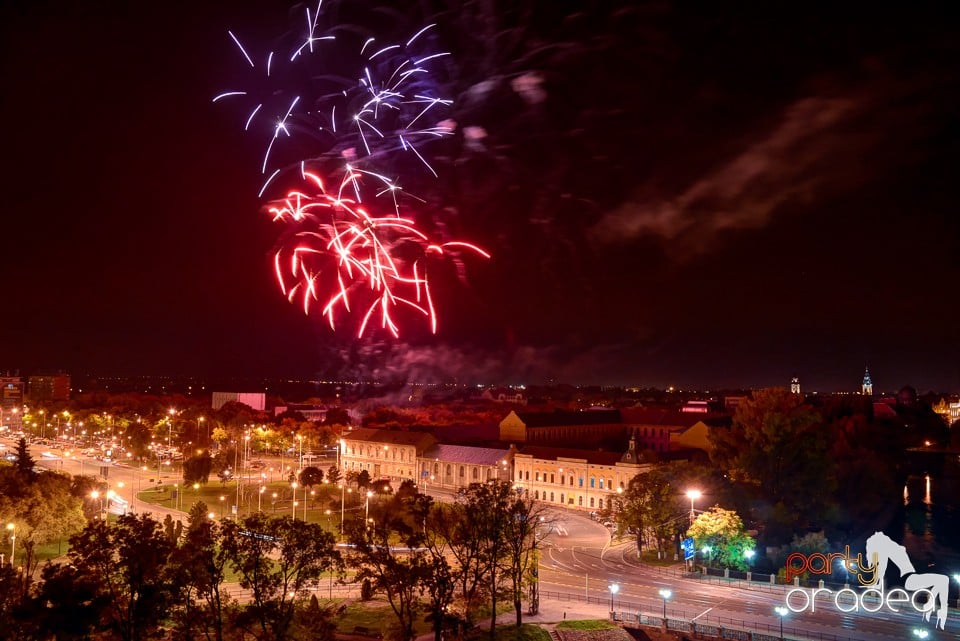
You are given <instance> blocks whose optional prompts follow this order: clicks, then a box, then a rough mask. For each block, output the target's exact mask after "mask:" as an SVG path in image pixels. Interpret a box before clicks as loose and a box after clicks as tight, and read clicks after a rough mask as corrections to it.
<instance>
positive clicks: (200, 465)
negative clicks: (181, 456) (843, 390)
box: [183, 450, 213, 483]
mask: <svg viewBox="0 0 960 641" xmlns="http://www.w3.org/2000/svg"><path fill="white" fill-rule="evenodd" d="M212 470H213V457H211V456H210V452H209V451H206V450H204V451H203V452H202V453H201V454H195V455H193V456H191V457H190V458H187V459H186V460H184V461H183V482H184V483H207V482H208V481H209V480H210V472H211V471H212Z"/></svg>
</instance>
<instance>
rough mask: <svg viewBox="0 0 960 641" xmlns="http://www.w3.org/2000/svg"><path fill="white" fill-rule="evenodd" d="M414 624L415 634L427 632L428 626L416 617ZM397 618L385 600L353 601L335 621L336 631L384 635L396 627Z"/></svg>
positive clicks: (429, 628)
mask: <svg viewBox="0 0 960 641" xmlns="http://www.w3.org/2000/svg"><path fill="white" fill-rule="evenodd" d="M418 618H419V619H421V620H419V621H417V622H416V623H415V624H414V630H415V631H416V633H417V634H423V633H426V632H429V631H430V630H431V629H432V628H431V627H430V624H429V623H427V622H426V621H423V620H422V618H423V617H418ZM396 622H397V616H396V615H395V614H394V613H393V610H392V609H390V604H389V603H387V601H386V599H383V598H377V599H372V600H370V601H354V602H353V603H351V604H350V605H349V606H347V610H346V612H344V613H343V616H342V617H340V619H338V620H337V631H338V632H342V633H344V634H352V633H353V631H354V630H355V629H356V628H366V629H367V630H369V631H370V632H379V633H380V634H384V633H385V632H386V631H387V628H389V627H390V626H392V625H396Z"/></svg>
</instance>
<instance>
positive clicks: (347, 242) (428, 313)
mask: <svg viewBox="0 0 960 641" xmlns="http://www.w3.org/2000/svg"><path fill="white" fill-rule="evenodd" d="M322 16H323V12H322V10H321V4H317V6H316V9H315V10H312V9H311V8H309V7H307V8H306V10H305V18H306V29H305V31H304V32H303V33H302V34H301V36H300V37H298V38H297V39H296V41H295V42H294V44H293V45H292V47H290V49H289V52H290V53H289V55H283V54H282V53H280V54H279V55H275V53H276V52H274V51H270V52H269V53H268V54H267V55H266V56H265V57H260V56H259V55H258V56H254V57H252V56H251V55H250V54H249V53H248V50H247V48H245V47H244V45H243V44H241V39H240V38H238V36H236V35H235V34H234V33H233V32H232V31H230V32H228V34H229V36H230V38H231V39H232V41H233V43H234V44H235V45H236V47H237V48H238V49H239V51H240V53H241V54H242V57H243V59H244V60H245V61H246V63H247V64H248V65H249V67H248V68H247V67H244V68H246V69H247V70H248V72H251V73H254V74H255V75H254V81H253V82H252V83H251V86H249V87H247V88H245V89H242V90H241V89H231V90H228V91H224V92H222V93H220V94H219V95H217V96H216V97H215V98H214V99H213V102H219V101H221V100H223V101H226V100H227V99H229V100H234V101H237V100H239V101H242V102H244V103H246V104H247V112H246V116H245V122H244V131H251V132H254V133H255V134H256V133H257V132H259V135H262V136H263V137H264V138H265V149H264V152H263V159H262V162H261V164H260V171H261V173H262V174H263V175H264V176H266V179H265V181H264V182H263V184H262V186H261V188H260V191H259V194H258V198H264V196H265V194H266V195H267V199H268V204H267V210H268V212H269V214H270V215H271V216H272V217H273V220H274V221H275V222H277V223H280V224H282V225H284V226H285V228H286V232H285V235H286V240H285V241H284V242H282V243H281V245H280V249H279V250H278V251H277V252H276V254H275V256H274V272H275V277H276V279H277V282H278V284H279V288H280V291H281V292H282V293H283V295H284V296H286V297H287V299H288V300H289V301H290V302H291V303H294V302H299V304H300V305H302V307H303V310H304V313H307V314H309V313H310V312H311V311H312V310H314V309H316V308H319V311H320V314H321V316H322V317H324V318H326V320H327V323H328V324H329V325H330V327H331V329H333V330H334V331H336V330H337V324H338V322H339V321H340V320H341V319H342V317H344V316H346V317H350V316H351V315H353V314H356V318H357V329H356V335H357V337H358V338H359V337H363V336H364V334H365V333H366V332H367V331H368V330H369V329H370V328H373V327H379V328H380V329H381V330H385V331H388V332H389V333H390V334H392V335H393V336H394V337H399V334H400V327H401V320H402V318H404V317H406V316H407V315H409V314H413V315H414V316H423V317H425V318H426V319H427V320H428V323H429V326H430V329H431V331H432V332H433V333H436V332H437V326H438V321H437V310H436V308H435V306H434V297H433V294H432V292H431V285H430V281H429V279H428V275H427V273H428V267H429V265H430V264H431V263H436V262H437V261H441V260H453V261H456V262H457V264H458V265H459V264H461V263H460V256H461V254H472V255H476V256H480V257H483V258H489V257H490V254H488V253H487V252H486V251H484V250H483V249H482V248H480V247H479V246H477V245H475V244H473V243H468V242H464V241H447V242H443V241H438V240H434V239H430V238H428V237H427V235H426V234H425V233H423V232H422V231H420V230H419V229H418V228H417V225H416V222H415V220H414V217H413V216H411V215H410V214H409V213H407V212H406V210H405V209H404V206H405V203H406V202H408V201H420V202H424V201H422V200H420V199H419V198H416V197H415V196H412V195H411V194H409V193H408V192H406V191H405V190H404V189H403V188H402V187H401V186H400V176H394V175H393V172H395V171H396V167H397V165H400V164H402V163H397V162H396V159H395V158H393V156H394V155H406V154H409V156H408V157H409V158H410V159H412V163H411V164H413V165H414V166H423V167H425V168H426V169H427V170H428V171H429V172H430V174H432V175H433V176H434V177H437V176H438V172H437V171H436V170H435V169H434V167H433V166H431V164H430V162H429V161H428V159H427V157H426V156H425V154H424V153H423V152H422V149H423V147H424V146H425V145H427V144H428V143H430V142H431V141H435V140H438V139H442V138H444V137H447V136H451V135H453V134H454V133H455V129H456V122H455V121H453V120H452V119H450V118H449V116H446V115H445V113H446V111H448V110H449V108H450V107H451V106H452V104H453V101H452V100H450V99H447V98H445V97H443V96H441V95H440V93H439V92H438V91H437V90H436V87H435V86H434V82H433V80H432V77H431V73H430V64H429V63H432V61H435V60H437V59H440V58H443V57H444V56H448V55H449V53H447V52H439V53H434V52H429V51H424V50H423V49H422V48H421V47H420V45H421V44H423V43H424V41H425V38H424V36H425V34H428V33H429V32H430V31H431V30H432V29H433V28H434V27H435V26H436V25H435V24H429V25H427V26H425V27H423V28H421V29H419V30H418V31H416V33H414V34H413V35H412V36H411V37H410V38H409V39H408V40H407V41H406V42H405V43H388V44H381V43H377V42H376V39H375V38H368V39H367V40H365V41H364V42H363V43H362V45H360V46H359V54H358V55H359V58H357V67H356V68H355V71H354V72H353V73H352V74H348V75H346V76H343V75H342V74H331V73H330V70H329V69H328V68H325V65H329V64H330V61H331V60H334V61H340V60H349V59H351V57H350V56H331V55H330V54H331V53H336V52H337V50H335V49H331V47H334V46H339V47H341V48H342V47H343V46H345V43H346V44H349V41H350V38H349V37H346V38H341V39H340V40H338V39H337V37H336V36H335V35H334V32H335V28H329V29H328V28H326V27H325V26H324V25H323V24H322V21H321V17H322ZM301 24H302V23H301ZM357 44H358V45H359V43H357ZM264 59H265V60H266V62H265V64H260V61H261V60H264ZM255 60H256V61H257V62H256V63H255ZM341 64H342V63H341ZM251 70H252V71H251ZM287 77H305V78H309V79H310V80H309V81H306V82H305V83H304V82H300V83H295V84H296V87H295V90H294V89H293V88H291V87H289V86H288V85H287V84H285V78H287ZM351 77H352V79H351ZM314 85H316V86H314ZM338 114H340V115H339V116H338ZM431 119H436V120H435V122H430V120H431ZM281 134H283V135H281ZM291 145H293V146H295V147H291ZM305 147H306V148H309V149H310V150H311V151H312V152H313V153H312V155H311V156H310V157H301V158H300V159H298V160H296V161H295V162H293V163H290V162H289V160H288V157H289V154H290V150H291V149H293V148H296V149H297V150H298V153H297V155H298V156H299V155H300V153H302V152H300V151H299V150H301V149H303V148H305ZM388 160H389V161H390V166H391V167H393V169H392V170H387V169H385V168H384V167H383V166H381V163H383V162H386V161H388ZM295 173H296V174H298V176H297V177H298V178H299V183H298V184H299V186H298V187H297V188H289V187H287V191H286V194H285V195H284V196H282V197H279V198H271V197H270V196H269V194H270V193H276V190H278V189H281V188H282V187H283V185H286V184H289V181H290V180H291V179H292V178H293V176H294V174H295ZM321 176H327V177H331V178H332V180H331V181H330V182H331V185H334V188H333V189H329V190H328V189H327V188H326V187H325V185H324V181H323V179H322V178H321ZM382 201H387V202H389V207H387V206H382V205H379V203H380V202H382ZM387 209H388V210H389V211H390V212H391V213H390V214H389V215H381V214H371V213H370V212H371V211H373V212H376V211H378V210H387Z"/></svg>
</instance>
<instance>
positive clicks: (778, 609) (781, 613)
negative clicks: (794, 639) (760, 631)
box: [773, 605, 790, 641]
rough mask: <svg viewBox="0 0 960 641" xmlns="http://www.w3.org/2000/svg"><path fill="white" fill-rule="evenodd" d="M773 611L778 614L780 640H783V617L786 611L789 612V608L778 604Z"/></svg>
mask: <svg viewBox="0 0 960 641" xmlns="http://www.w3.org/2000/svg"><path fill="white" fill-rule="evenodd" d="M773 611H774V612H776V613H777V615H779V617H780V640H781V641H783V617H785V616H787V612H789V611H790V610H788V609H787V608H785V607H783V606H782V605H778V606H777V607H775V608H774V609H773Z"/></svg>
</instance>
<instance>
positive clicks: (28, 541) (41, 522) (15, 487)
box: [0, 467, 86, 587]
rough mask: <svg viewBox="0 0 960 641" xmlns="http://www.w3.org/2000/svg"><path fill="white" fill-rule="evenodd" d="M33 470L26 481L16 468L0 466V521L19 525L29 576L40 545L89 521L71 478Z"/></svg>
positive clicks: (21, 554) (19, 541) (20, 555)
mask: <svg viewBox="0 0 960 641" xmlns="http://www.w3.org/2000/svg"><path fill="white" fill-rule="evenodd" d="M31 473H32V474H33V480H32V481H30V482H25V481H24V477H23V476H22V475H21V472H20V471H19V470H17V469H16V468H15V467H6V468H0V523H3V524H4V525H5V524H6V523H10V522H12V523H14V524H15V526H16V533H17V549H18V554H17V558H18V559H19V564H21V565H22V566H23V568H24V576H25V577H30V576H33V572H34V570H35V568H36V556H35V550H36V547H37V546H38V545H43V544H45V543H51V542H54V541H57V540H61V539H66V538H69V537H70V536H71V535H72V534H75V533H76V532H79V531H80V530H81V529H83V526H84V524H85V523H86V520H85V518H84V515H83V507H82V505H83V504H82V501H81V499H80V498H79V497H77V496H76V495H75V494H74V488H73V483H72V481H71V479H70V477H68V476H66V475H63V474H57V473H55V472H42V473H40V474H36V473H35V472H32V470H31ZM24 587H26V586H24Z"/></svg>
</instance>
